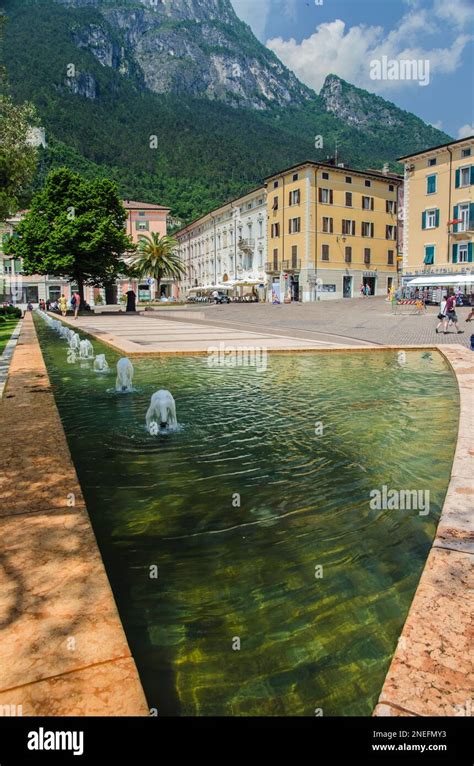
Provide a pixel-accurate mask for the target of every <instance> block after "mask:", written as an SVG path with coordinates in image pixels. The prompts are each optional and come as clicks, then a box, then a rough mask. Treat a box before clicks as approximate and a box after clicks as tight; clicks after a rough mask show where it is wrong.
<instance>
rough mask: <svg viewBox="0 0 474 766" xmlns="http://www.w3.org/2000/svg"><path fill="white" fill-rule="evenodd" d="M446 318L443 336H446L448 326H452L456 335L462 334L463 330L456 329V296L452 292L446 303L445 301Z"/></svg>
mask: <svg viewBox="0 0 474 766" xmlns="http://www.w3.org/2000/svg"><path fill="white" fill-rule="evenodd" d="M445 311H446V318H445V320H444V334H445V335H447V334H448V327H449V325H450V324H453V325H454V326H455V328H456V330H457V332H458V333H462V332H464V330H460V329H459V327H458V317H457V314H456V296H455V294H454V293H453V292H451V293H450V295H449V297H448V299H447V301H446V308H445Z"/></svg>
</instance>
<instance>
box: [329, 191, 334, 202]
mask: <svg viewBox="0 0 474 766" xmlns="http://www.w3.org/2000/svg"><path fill="white" fill-rule="evenodd" d="M333 201H334V195H333V191H332V189H329V204H331V205H332V203H333Z"/></svg>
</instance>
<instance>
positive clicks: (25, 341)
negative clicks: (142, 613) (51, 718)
mask: <svg viewBox="0 0 474 766" xmlns="http://www.w3.org/2000/svg"><path fill="white" fill-rule="evenodd" d="M0 420H1V422H2V428H3V429H4V433H7V434H8V440H5V442H6V443H5V444H4V445H3V446H2V450H0V475H1V476H2V482H1V484H0V509H1V510H0V704H5V705H7V704H16V705H23V715H32V714H35V715H56V714H62V715H85V714H86V713H90V714H94V715H147V713H148V710H147V704H146V700H145V696H144V693H143V689H142V687H141V684H140V681H139V678H138V673H137V670H136V667H135V663H134V661H133V658H132V657H131V654H130V649H129V646H128V643H127V639H126V637H125V633H124V631H123V628H122V625H121V622H120V618H119V615H118V611H117V607H116V604H115V601H114V598H113V594H112V590H111V588H110V584H109V581H108V579H107V575H106V573H105V569H104V565H103V562H102V559H101V556H100V553H99V550H98V547H97V543H96V540H95V536H94V533H93V531H92V526H91V524H90V519H89V516H88V514H87V510H86V507H85V504H84V500H83V497H82V493H81V490H80V487H79V483H78V480H77V476H76V472H75V470H74V466H73V464H72V460H71V457H70V454H69V450H68V447H67V443H66V438H65V434H64V431H63V428H62V425H61V421H60V418H59V414H58V411H57V409H56V405H55V402H54V398H53V394H52V392H51V389H50V385H49V379H48V376H47V373H46V368H45V366H44V361H43V357H42V354H41V350H40V347H39V344H38V341H37V338H36V332H35V329H34V325H33V319H32V317H31V316H30V315H28V316H27V317H26V318H25V320H24V322H23V327H22V332H21V335H20V340H19V342H18V345H17V347H16V350H15V352H14V355H13V358H12V362H11V366H10V374H9V377H8V382H7V388H6V394H5V397H4V398H3V399H2V400H1V401H0ZM12 445H15V449H13V448H12ZM71 492H72V493H73V494H74V498H75V504H74V505H72V506H70V505H69V503H70V502H71V497H70V496H69V497H68V495H69V493H71ZM56 711H57V712H56Z"/></svg>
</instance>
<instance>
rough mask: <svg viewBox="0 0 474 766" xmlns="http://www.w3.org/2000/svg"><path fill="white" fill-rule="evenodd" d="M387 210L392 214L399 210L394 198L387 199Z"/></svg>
mask: <svg viewBox="0 0 474 766" xmlns="http://www.w3.org/2000/svg"><path fill="white" fill-rule="evenodd" d="M385 212H387V213H392V214H394V213H396V212H397V203H396V202H395V200H394V199H387V200H386V201H385Z"/></svg>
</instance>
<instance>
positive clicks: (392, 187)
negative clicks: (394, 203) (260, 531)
mask: <svg viewBox="0 0 474 766" xmlns="http://www.w3.org/2000/svg"><path fill="white" fill-rule="evenodd" d="M388 190H389V191H392V192H393V191H395V187H394V185H393V184H389V185H388Z"/></svg>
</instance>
